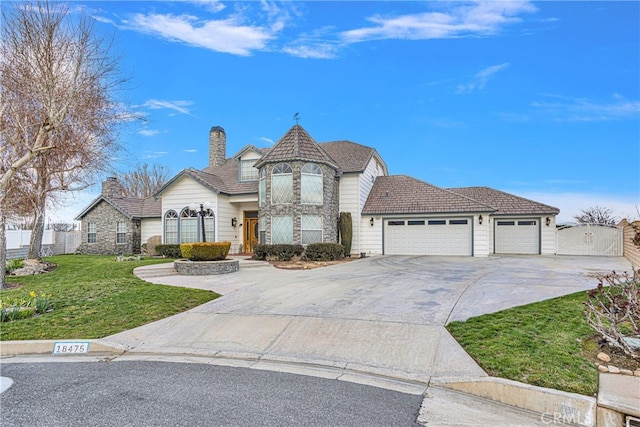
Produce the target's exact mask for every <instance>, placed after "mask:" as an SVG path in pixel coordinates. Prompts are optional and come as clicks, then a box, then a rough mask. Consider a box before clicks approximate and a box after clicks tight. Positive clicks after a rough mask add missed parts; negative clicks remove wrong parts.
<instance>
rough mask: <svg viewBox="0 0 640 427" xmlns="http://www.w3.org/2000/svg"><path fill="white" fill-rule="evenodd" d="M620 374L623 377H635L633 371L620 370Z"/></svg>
mask: <svg viewBox="0 0 640 427" xmlns="http://www.w3.org/2000/svg"><path fill="white" fill-rule="evenodd" d="M620 373H621V374H622V375H633V371H631V370H630V369H620Z"/></svg>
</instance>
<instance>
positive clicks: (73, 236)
mask: <svg viewBox="0 0 640 427" xmlns="http://www.w3.org/2000/svg"><path fill="white" fill-rule="evenodd" d="M6 236H7V259H15V258H26V257H27V253H28V252H29V241H30V239H31V230H7V232H6ZM81 236H82V234H81V233H80V231H68V232H62V231H58V232H54V231H53V230H44V234H43V237H42V254H41V255H42V256H50V255H62V254H73V253H75V252H76V249H78V246H80V240H81Z"/></svg>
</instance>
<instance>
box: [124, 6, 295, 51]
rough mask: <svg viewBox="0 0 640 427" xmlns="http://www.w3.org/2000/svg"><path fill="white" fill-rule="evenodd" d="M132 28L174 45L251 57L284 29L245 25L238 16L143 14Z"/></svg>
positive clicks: (279, 23)
mask: <svg viewBox="0 0 640 427" xmlns="http://www.w3.org/2000/svg"><path fill="white" fill-rule="evenodd" d="M128 24H129V28H130V29H132V30H136V31H140V32H143V33H147V34H151V35H154V36H158V37H161V38H164V39H167V40H170V41H173V42H179V43H185V44H188V45H191V46H195V47H201V48H205V49H210V50H213V51H216V52H223V53H230V54H234V55H241V56H248V55H250V54H251V53H252V52H253V51H256V50H263V49H265V47H266V44H267V42H268V41H270V40H272V39H273V38H274V37H275V34H276V33H277V32H278V31H280V30H281V29H282V27H283V25H284V24H283V22H282V21H276V22H274V23H273V24H272V25H271V26H270V27H268V26H250V25H243V24H242V23H241V18H240V17H239V15H236V16H233V17H230V18H227V19H217V20H205V19H199V18H197V17H195V16H191V15H170V14H167V15H162V14H148V15H144V14H141V13H138V14H135V15H133V18H132V19H131V21H130V22H128Z"/></svg>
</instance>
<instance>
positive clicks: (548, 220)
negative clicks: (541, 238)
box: [547, 217, 551, 227]
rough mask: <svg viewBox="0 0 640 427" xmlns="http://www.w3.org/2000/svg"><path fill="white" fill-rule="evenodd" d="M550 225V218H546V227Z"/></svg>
mask: <svg viewBox="0 0 640 427" xmlns="http://www.w3.org/2000/svg"><path fill="white" fill-rule="evenodd" d="M550 225H551V218H550V217H547V227H548V226H550Z"/></svg>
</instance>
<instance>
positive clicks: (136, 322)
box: [0, 255, 219, 340]
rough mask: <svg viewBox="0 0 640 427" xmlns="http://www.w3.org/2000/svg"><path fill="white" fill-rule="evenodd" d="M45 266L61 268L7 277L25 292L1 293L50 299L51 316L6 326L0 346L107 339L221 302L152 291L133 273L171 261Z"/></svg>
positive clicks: (0, 329) (67, 259)
mask: <svg viewBox="0 0 640 427" xmlns="http://www.w3.org/2000/svg"><path fill="white" fill-rule="evenodd" d="M47 260H48V261H50V262H53V263H55V264H57V265H58V268H57V269H55V270H54V271H52V272H50V273H46V274H41V275H38V276H28V277H12V276H7V282H8V284H10V286H11V284H15V283H20V284H22V285H23V286H21V287H19V288H12V289H8V290H3V291H0V299H1V300H2V301H5V302H6V301H11V300H21V299H25V300H26V299H29V293H30V292H32V291H33V292H35V293H36V294H38V295H40V294H46V295H51V297H50V299H51V304H52V308H53V311H51V312H49V313H47V314H45V315H42V316H36V317H33V318H29V319H23V320H17V321H11V322H3V323H2V324H1V325H0V340H37V339H90V338H103V337H106V336H108V335H112V334H115V333H118V332H122V331H125V330H127V329H131V328H135V327H137V326H140V325H143V324H145V323H149V322H153V321H155V320H159V319H162V318H165V317H168V316H171V315H173V314H176V313H180V312H183V311H185V310H188V309H190V308H192V307H196V306H198V305H200V304H204V303H205V302H207V301H211V300H212V299H215V298H217V297H218V296H219V295H217V294H215V293H213V292H209V291H205V290H200V289H188V288H180V287H175V286H165V285H154V284H151V283H148V282H145V281H143V280H140V279H138V278H137V277H135V276H134V275H133V269H134V268H135V267H139V266H142V265H149V264H157V263H162V262H168V261H169V260H167V259H143V260H141V261H124V262H117V261H116V257H115V256H95V255H93V256H92V255H63V256H54V257H50V258H47Z"/></svg>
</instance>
